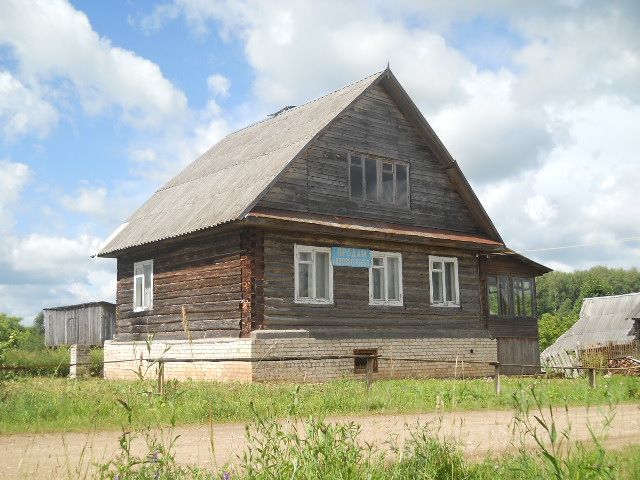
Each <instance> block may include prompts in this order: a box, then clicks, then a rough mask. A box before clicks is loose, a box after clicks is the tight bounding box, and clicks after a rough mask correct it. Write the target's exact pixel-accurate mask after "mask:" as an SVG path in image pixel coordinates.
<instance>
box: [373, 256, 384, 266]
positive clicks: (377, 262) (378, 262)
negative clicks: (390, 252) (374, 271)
mask: <svg viewBox="0 0 640 480" xmlns="http://www.w3.org/2000/svg"><path fill="white" fill-rule="evenodd" d="M373 264H374V265H376V266H378V267H382V266H384V259H383V258H382V257H373Z"/></svg>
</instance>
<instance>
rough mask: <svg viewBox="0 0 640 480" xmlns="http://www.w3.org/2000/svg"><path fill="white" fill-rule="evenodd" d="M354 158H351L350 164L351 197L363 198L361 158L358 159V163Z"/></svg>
mask: <svg viewBox="0 0 640 480" xmlns="http://www.w3.org/2000/svg"><path fill="white" fill-rule="evenodd" d="M354 160H356V159H353V158H352V159H351V165H350V166H349V177H350V184H351V198H362V164H361V160H360V159H357V163H353V162H354Z"/></svg>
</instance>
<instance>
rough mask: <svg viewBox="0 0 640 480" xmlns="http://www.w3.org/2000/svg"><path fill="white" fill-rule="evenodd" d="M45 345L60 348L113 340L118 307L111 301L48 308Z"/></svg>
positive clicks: (91, 344) (45, 313)
mask: <svg viewBox="0 0 640 480" xmlns="http://www.w3.org/2000/svg"><path fill="white" fill-rule="evenodd" d="M43 312H44V342H45V345H46V346H48V347H55V346H58V345H90V346H94V345H98V346H102V344H103V343H104V341H105V340H111V339H112V338H113V334H114V331H115V322H116V306H115V304H113V303H109V302H91V303H82V304H79V305H67V306H63V307H52V308H45V309H44V310H43Z"/></svg>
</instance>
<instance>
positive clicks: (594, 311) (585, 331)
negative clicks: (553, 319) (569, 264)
mask: <svg viewBox="0 0 640 480" xmlns="http://www.w3.org/2000/svg"><path fill="white" fill-rule="evenodd" d="M637 317H640V292H639V293H629V294H626V295H613V296H610V297H597V298H585V299H584V302H583V304H582V309H581V310H580V319H579V320H578V321H577V322H576V323H575V324H574V325H573V326H572V327H571V328H570V329H569V330H567V331H566V332H565V333H564V334H562V335H561V336H560V337H559V338H558V340H556V342H555V343H554V344H553V345H551V346H549V347H548V348H547V349H546V350H545V351H544V352H542V356H543V357H544V356H545V355H549V354H552V353H559V352H561V351H570V350H574V349H575V348H576V347H577V346H578V345H580V347H582V348H587V347H593V346H597V345H606V344H608V343H627V342H630V341H632V340H633V339H634V338H635V331H634V320H633V319H634V318H637Z"/></svg>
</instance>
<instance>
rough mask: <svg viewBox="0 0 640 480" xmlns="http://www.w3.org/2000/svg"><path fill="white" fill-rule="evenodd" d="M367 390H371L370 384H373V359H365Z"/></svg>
mask: <svg viewBox="0 0 640 480" xmlns="http://www.w3.org/2000/svg"><path fill="white" fill-rule="evenodd" d="M366 381H367V390H370V389H371V384H372V383H373V357H372V356H368V357H367V380H366Z"/></svg>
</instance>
